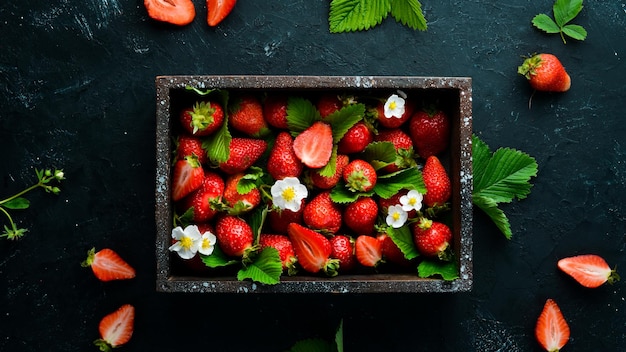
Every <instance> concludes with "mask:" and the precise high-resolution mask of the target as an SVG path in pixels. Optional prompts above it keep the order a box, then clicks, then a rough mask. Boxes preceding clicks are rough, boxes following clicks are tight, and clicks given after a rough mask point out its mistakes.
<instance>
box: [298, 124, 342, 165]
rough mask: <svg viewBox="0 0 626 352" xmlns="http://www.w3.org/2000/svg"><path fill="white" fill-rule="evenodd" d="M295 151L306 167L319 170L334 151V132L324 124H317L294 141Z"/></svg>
mask: <svg viewBox="0 0 626 352" xmlns="http://www.w3.org/2000/svg"><path fill="white" fill-rule="evenodd" d="M293 150H294V152H295V153H296V156H297V157H298V159H300V161H302V162H303V163H304V165H306V166H308V167H310V168H313V169H317V168H320V167H322V166H324V165H326V164H328V160H330V156H331V154H332V151H333V131H332V130H331V128H330V126H329V125H328V124H326V123H324V122H315V123H314V124H313V125H311V126H310V127H309V128H307V129H306V130H304V131H303V132H302V133H300V134H299V135H298V136H297V137H296V139H295V140H294V141H293Z"/></svg>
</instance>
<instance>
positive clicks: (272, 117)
mask: <svg viewBox="0 0 626 352" xmlns="http://www.w3.org/2000/svg"><path fill="white" fill-rule="evenodd" d="M287 101H288V100H287V96H286V95H283V94H272V95H268V96H267V97H266V98H265V101H264V102H263V117H265V121H267V123H268V124H269V125H270V126H272V127H275V128H278V129H281V130H286V129H289V125H288V124H287Z"/></svg>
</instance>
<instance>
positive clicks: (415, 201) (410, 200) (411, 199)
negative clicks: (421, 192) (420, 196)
mask: <svg viewBox="0 0 626 352" xmlns="http://www.w3.org/2000/svg"><path fill="white" fill-rule="evenodd" d="M415 203H417V199H415V198H409V204H410V205H415Z"/></svg>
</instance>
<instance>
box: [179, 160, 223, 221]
mask: <svg viewBox="0 0 626 352" xmlns="http://www.w3.org/2000/svg"><path fill="white" fill-rule="evenodd" d="M224 187H225V185H224V180H223V179H222V177H221V176H220V175H219V174H217V173H215V172H212V171H207V172H205V175H204V180H203V181H202V185H201V186H200V188H199V189H197V190H196V191H194V192H193V193H191V194H190V195H189V196H187V197H185V198H184V199H183V200H182V202H181V205H180V206H179V209H182V211H184V213H183V216H184V217H185V219H186V221H188V222H194V223H199V222H206V221H209V220H212V219H213V218H214V217H215V215H216V214H217V213H218V212H220V211H222V210H226V209H227V207H226V206H225V205H224V204H223V203H222V197H223V195H224Z"/></svg>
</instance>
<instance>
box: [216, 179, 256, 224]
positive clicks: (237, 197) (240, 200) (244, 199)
mask: <svg viewBox="0 0 626 352" xmlns="http://www.w3.org/2000/svg"><path fill="white" fill-rule="evenodd" d="M244 176H245V174H244V173H238V174H234V175H230V176H229V177H228V178H227V179H226V182H225V185H224V196H223V201H224V203H225V204H226V205H227V206H228V213H229V214H230V215H241V214H244V213H247V212H249V211H250V210H252V209H254V208H256V207H257V206H258V205H259V204H261V191H259V189H258V188H256V187H253V188H252V189H249V190H247V192H242V191H241V190H240V189H239V188H238V187H239V181H241V179H243V178H244Z"/></svg>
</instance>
